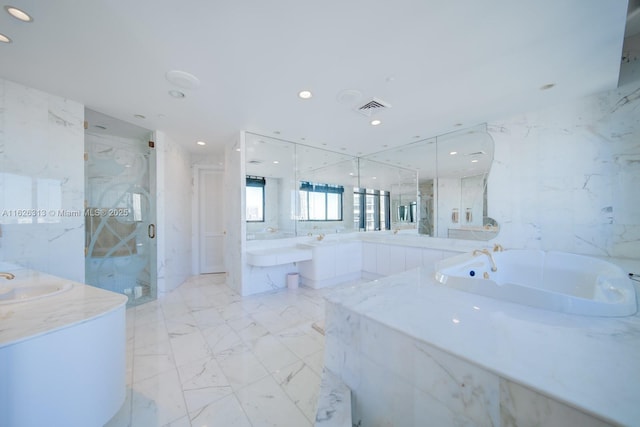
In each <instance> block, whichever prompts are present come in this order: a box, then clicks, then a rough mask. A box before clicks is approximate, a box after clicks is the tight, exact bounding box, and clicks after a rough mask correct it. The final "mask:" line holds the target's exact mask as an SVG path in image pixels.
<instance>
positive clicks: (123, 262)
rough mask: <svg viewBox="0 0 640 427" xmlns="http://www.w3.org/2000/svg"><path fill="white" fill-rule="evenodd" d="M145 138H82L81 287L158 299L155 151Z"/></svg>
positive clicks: (133, 301) (132, 298)
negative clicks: (83, 232) (83, 275)
mask: <svg viewBox="0 0 640 427" xmlns="http://www.w3.org/2000/svg"><path fill="white" fill-rule="evenodd" d="M148 141H149V138H144V139H132V138H124V137H121V136H111V135H105V134H99V133H91V132H89V131H87V132H85V150H86V154H85V156H86V158H85V195H86V201H85V226H86V228H85V233H86V247H85V281H86V283H88V284H90V285H93V286H97V287H100V288H103V289H107V290H110V291H113V292H118V293H122V294H125V295H126V296H127V297H128V298H129V302H128V304H129V305H138V304H142V303H144V302H148V301H150V300H154V299H156V296H157V286H156V240H155V231H156V230H155V221H156V220H155V197H154V182H153V179H154V177H155V173H154V170H155V150H154V149H153V148H152V147H150V145H152V144H150V143H149V142H148Z"/></svg>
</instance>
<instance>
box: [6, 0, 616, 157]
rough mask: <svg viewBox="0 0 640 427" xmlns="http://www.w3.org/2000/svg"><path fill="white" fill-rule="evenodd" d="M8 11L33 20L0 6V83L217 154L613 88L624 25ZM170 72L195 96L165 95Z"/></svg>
mask: <svg viewBox="0 0 640 427" xmlns="http://www.w3.org/2000/svg"><path fill="white" fill-rule="evenodd" d="M11 4H13V5H15V6H18V7H21V8H23V9H24V10H25V11H27V12H29V13H31V14H32V15H33V17H34V18H35V19H34V22H32V23H22V22H18V21H17V20H15V19H13V18H12V17H10V16H9V15H8V14H6V13H5V12H4V10H0V33H3V34H6V35H8V36H9V37H11V39H12V40H13V42H12V43H10V44H4V43H0V77H3V78H6V79H9V80H13V81H15V82H18V83H22V84H25V85H27V86H30V87H34V88H37V89H41V90H44V91H46V92H49V93H53V94H56V95H60V96H64V97H67V98H70V99H73V100H76V101H79V102H81V103H83V104H85V105H86V106H87V108H90V109H93V110H96V111H100V112H102V113H104V114H107V115H110V116H113V117H116V118H119V119H122V120H125V121H128V122H132V123H134V124H136V125H139V126H142V127H145V128H147V129H160V130H163V131H165V132H167V133H168V134H169V136H170V137H172V138H173V139H174V140H176V141H177V142H180V143H182V144H184V145H185V147H187V148H188V149H189V150H190V151H195V152H197V151H198V150H203V151H207V152H210V151H215V150H221V149H222V147H223V145H224V144H228V143H230V142H231V141H232V139H233V138H234V137H235V136H236V135H237V134H238V132H239V131H240V130H242V129H245V130H249V131H253V132H257V133H262V134H265V135H271V136H275V135H276V134H274V132H279V134H277V137H278V138H282V139H285V140H289V141H293V142H303V143H304V144H306V145H310V146H317V147H320V148H325V149H330V150H335V151H339V152H344V153H345V154H351V155H366V154H370V153H374V152H378V151H381V150H384V149H387V148H391V147H395V146H399V145H404V144H407V143H410V142H412V141H416V140H417V139H424V138H428V137H431V136H435V135H439V134H443V133H446V132H449V131H452V130H455V129H458V128H460V127H470V126H473V125H476V124H478V123H482V122H484V121H487V120H492V119H495V118H499V117H503V116H504V115H505V114H511V113H515V112H521V111H527V110H531V109H536V108H540V107H542V106H545V105H551V104H554V103H557V102H559V101H561V100H564V99H568V98H575V97H579V96H583V95H586V94H591V93H595V92H599V91H602V90H606V89H611V88H613V87H615V86H616V84H617V79H618V73H619V67H620V59H621V51H622V43H623V37H624V33H625V17H626V15H627V1H626V0H562V1H557V0H520V1H513V0H491V1H484V2H481V1H477V0H458V1H456V2H451V1H447V0H429V1H427V0H395V1H393V2H392V1H388V0H367V1H365V0H351V1H344V0H323V1H310V0H242V1H239V0H236V1H233V0H230V1H220V0H217V1H214V0H210V1H204V0H199V1H196V0H183V1H179V2H178V1H169V0H135V1H131V0H126V1H125V0H91V1H77V0H48V1H42V0H12V1H11ZM170 70H181V71H185V72H188V73H191V74H193V75H195V76H196V77H197V78H198V79H199V80H200V82H201V84H200V85H199V87H197V88H195V89H183V92H184V93H185V94H186V97H185V98H184V99H174V98H172V97H170V96H169V95H168V91H169V90H171V89H178V88H177V87H176V86H174V85H172V84H171V83H170V82H169V81H167V79H166V78H165V75H166V73H167V72H168V71H170ZM546 84H554V85H555V86H554V87H553V88H551V89H549V90H541V89H540V88H541V87H542V86H543V85H546ZM302 89H308V90H311V91H312V92H313V94H314V96H313V98H311V99H309V100H302V99H299V98H298V97H297V93H298V92H299V91H300V90H302ZM345 90H355V91H358V92H359V93H360V94H361V98H360V99H358V98H357V97H354V96H350V97H349V96H343V97H340V94H341V93H342V92H343V91H345ZM372 97H377V98H379V99H381V100H383V101H386V102H387V103H389V104H390V105H391V108H389V109H387V110H385V111H382V112H380V113H379V114H378V115H377V118H379V119H380V120H382V124H381V125H379V126H376V127H374V126H371V125H370V124H369V121H370V119H369V118H367V117H365V116H363V115H361V114H359V113H357V112H355V111H353V108H354V107H356V106H358V105H360V104H361V103H363V102H365V101H366V100H368V99H369V98H372ZM136 114H139V115H144V116H145V117H146V118H145V119H139V118H135V117H134V115H136ZM196 140H204V141H206V142H207V143H208V145H207V146H206V147H204V148H203V147H199V146H196V145H195V141H196Z"/></svg>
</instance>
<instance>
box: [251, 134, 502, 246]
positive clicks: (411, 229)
mask: <svg viewBox="0 0 640 427" xmlns="http://www.w3.org/2000/svg"><path fill="white" fill-rule="evenodd" d="M245 150H246V156H245V157H246V175H247V183H246V185H247V187H246V188H247V199H246V200H247V211H246V218H247V240H253V239H273V238H286V237H294V236H303V235H318V234H328V233H344V232H354V231H374V230H385V229H386V230H394V232H402V233H415V234H420V235H427V236H434V237H445V238H458V239H469V240H489V239H492V238H494V237H495V236H496V235H497V233H498V230H499V228H498V224H497V222H496V221H494V220H493V219H491V218H490V217H489V216H488V212H489V209H488V206H487V184H486V183H487V177H488V174H489V171H490V169H491V163H492V161H493V151H494V144H493V139H492V138H491V136H490V135H489V134H488V133H487V132H486V126H485V125H481V126H476V127H474V128H470V129H465V130H463V131H459V132H454V133H450V134H446V135H442V136H438V137H435V138H429V139H424V140H419V141H416V142H414V143H411V144H407V145H404V146H401V147H397V148H394V149H391V150H387V151H383V152H379V153H375V154H371V155H367V156H364V157H360V158H356V157H353V156H349V155H346V154H341V153H336V152H332V151H327V150H321V149H318V148H314V147H308V146H305V145H302V144H296V143H292V142H288V141H283V140H280V139H277V138H270V137H266V136H262V135H257V134H253V133H249V132H246V133H245Z"/></svg>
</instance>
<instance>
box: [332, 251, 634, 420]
mask: <svg viewBox="0 0 640 427" xmlns="http://www.w3.org/2000/svg"><path fill="white" fill-rule="evenodd" d="M620 265H621V266H622V267H623V268H625V269H628V270H629V271H635V269H637V268H638V261H633V260H622V261H621V262H620ZM433 275H434V270H433V268H428V267H423V268H421V269H416V270H411V271H407V272H405V273H401V274H397V275H394V276H390V277H386V278H382V279H380V280H378V281H376V282H371V283H367V284H365V285H361V286H357V287H350V288H343V289H341V290H339V291H336V292H334V293H332V294H330V295H329V296H328V306H327V318H326V356H325V368H327V369H330V370H331V371H333V372H335V373H336V375H337V376H339V378H340V379H341V380H342V381H344V382H345V384H346V385H347V386H348V387H349V388H350V389H351V390H352V393H353V399H354V402H355V404H354V413H353V422H354V424H357V423H358V422H361V423H362V425H385V423H393V424H394V425H418V424H419V422H420V421H421V420H424V419H430V420H433V423H434V425H492V426H496V425H567V426H585V425H636V424H637V422H638V420H639V419H640V408H639V407H638V405H637V396H638V395H639V393H640V368H639V365H638V363H637V355H638V354H639V352H640V337H639V336H638V334H637V331H638V330H639V328H640V316H639V315H638V314H636V315H634V316H631V317H621V318H593V317H585V316H576V315H566V314H561V313H555V312H550V311H545V310H539V309H534V308H528V307H523V306H519V305H515V304H511V303H507V302H500V301H496V300H492V299H490V298H486V297H482V296H477V295H472V294H468V293H465V292H461V291H456V290H452V289H448V288H446V287H445V286H443V285H439V284H437V283H435V280H434V278H433V277H434V276H433ZM398 307H402V310H398ZM381 348H385V349H390V351H380V349H381ZM393 396H395V397H393ZM416 423H418V424H416Z"/></svg>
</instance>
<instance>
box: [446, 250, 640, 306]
mask: <svg viewBox="0 0 640 427" xmlns="http://www.w3.org/2000/svg"><path fill="white" fill-rule="evenodd" d="M490 254H491V257H493V260H494V262H495V266H496V267H497V270H496V271H492V264H491V260H490V257H489V256H488V255H487V254H484V253H476V254H475V255H474V254H473V253H466V254H462V255H458V256H455V257H452V258H448V259H446V260H443V261H441V262H439V263H437V264H436V273H435V275H436V280H437V281H438V282H440V283H441V284H443V285H445V286H447V287H451V288H454V289H458V290H461V291H466V292H471V293H475V294H478V295H483V296H487V297H491V298H496V299H500V300H504V301H509V302H513V303H517V304H523V305H528V306H532V307H537V308H542V309H546V310H553V311H558V312H563V313H570V314H580V315H585V316H606V317H618V316H630V315H633V314H635V313H636V311H637V304H636V293H635V289H634V287H633V284H632V282H631V280H630V279H629V277H628V274H627V273H626V272H625V271H623V270H622V269H621V268H619V267H618V266H616V265H614V264H612V263H610V262H607V261H603V260H600V259H597V258H592V257H588V256H582V255H575V254H570V253H565V252H545V251H537V250H508V251H504V252H490Z"/></svg>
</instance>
